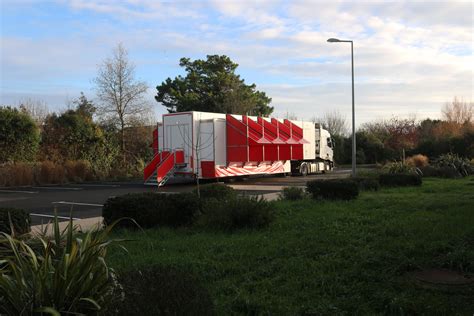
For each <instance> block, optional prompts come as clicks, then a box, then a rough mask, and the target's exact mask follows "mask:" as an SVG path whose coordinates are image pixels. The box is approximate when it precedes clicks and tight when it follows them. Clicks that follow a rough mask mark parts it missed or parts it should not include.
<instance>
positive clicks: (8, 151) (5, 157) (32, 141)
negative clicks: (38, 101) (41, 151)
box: [0, 107, 40, 163]
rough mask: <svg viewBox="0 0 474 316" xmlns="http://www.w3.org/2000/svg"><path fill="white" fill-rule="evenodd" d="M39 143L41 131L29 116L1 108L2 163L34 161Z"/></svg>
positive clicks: (0, 150) (0, 141) (0, 151)
mask: <svg viewBox="0 0 474 316" xmlns="http://www.w3.org/2000/svg"><path fill="white" fill-rule="evenodd" d="M39 141H40V134H39V129H38V127H37V126H36V123H35V122H34V121H33V119H32V118H31V117H30V116H29V115H28V114H26V113H23V112H20V111H18V110H17V109H14V108H11V107H0V163H2V162H7V161H32V160H34V159H35V157H36V152H37V150H38V146H39Z"/></svg>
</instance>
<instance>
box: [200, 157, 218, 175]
mask: <svg viewBox="0 0 474 316" xmlns="http://www.w3.org/2000/svg"><path fill="white" fill-rule="evenodd" d="M201 175H202V177H203V178H215V177H216V164H215V162H214V161H201Z"/></svg>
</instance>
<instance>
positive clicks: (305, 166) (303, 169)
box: [300, 163, 308, 177]
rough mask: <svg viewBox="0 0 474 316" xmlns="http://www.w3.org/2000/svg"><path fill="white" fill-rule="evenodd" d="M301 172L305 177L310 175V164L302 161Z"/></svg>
mask: <svg viewBox="0 0 474 316" xmlns="http://www.w3.org/2000/svg"><path fill="white" fill-rule="evenodd" d="M300 174H301V175H302V176H303V177H306V176H307V175H308V164H306V163H302V164H301V166H300Z"/></svg>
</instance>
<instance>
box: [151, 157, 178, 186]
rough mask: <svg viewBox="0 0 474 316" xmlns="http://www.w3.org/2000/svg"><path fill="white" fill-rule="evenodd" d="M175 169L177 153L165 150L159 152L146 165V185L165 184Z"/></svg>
mask: <svg viewBox="0 0 474 316" xmlns="http://www.w3.org/2000/svg"><path fill="white" fill-rule="evenodd" d="M174 170H175V153H174V152H169V151H163V152H160V153H158V154H157V155H156V156H155V157H154V158H153V160H152V162H150V164H149V165H148V166H146V167H145V171H144V178H145V181H144V182H145V185H155V186H159V187H161V186H163V185H165V183H166V182H167V181H168V180H169V178H170V177H171V175H172V174H173V172H174Z"/></svg>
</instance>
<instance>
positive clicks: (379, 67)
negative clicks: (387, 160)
mask: <svg viewBox="0 0 474 316" xmlns="http://www.w3.org/2000/svg"><path fill="white" fill-rule="evenodd" d="M64 4H65V5H67V7H70V8H73V10H74V11H75V12H76V11H77V12H81V13H84V14H86V13H87V12H95V13H97V14H98V15H100V16H101V18H100V19H99V20H94V22H93V23H86V24H79V25H80V26H79V28H78V29H77V30H75V32H76V33H75V35H74V36H72V37H69V38H67V39H66V38H63V37H54V36H53V37H49V38H45V37H44V36H43V37H42V38H41V39H37V38H28V37H18V36H16V37H14V36H8V37H7V36H5V35H3V34H2V48H1V52H2V56H1V59H2V70H1V74H2V77H3V78H8V80H14V81H15V82H17V83H21V82H24V83H25V84H24V87H25V89H23V90H22V92H25V93H26V91H27V90H28V89H30V88H29V87H32V86H34V85H31V84H30V83H31V80H37V81H41V84H39V86H34V88H31V89H37V90H38V93H39V92H41V91H46V90H47V88H46V87H47V86H48V84H49V86H50V87H54V89H58V91H60V90H61V89H69V91H73V90H74V91H75V89H77V85H78V83H75V82H72V80H71V78H75V77H80V78H83V77H87V78H89V79H90V78H92V77H93V76H94V75H95V69H96V64H98V63H99V62H100V61H101V60H102V59H103V58H104V57H105V56H107V54H108V53H109V52H110V49H111V48H112V47H113V46H114V45H115V44H116V43H117V42H119V41H122V42H124V44H125V46H126V47H128V48H129V49H130V51H131V57H132V58H136V59H135V61H136V63H137V66H138V67H137V70H143V72H142V73H140V72H139V73H138V76H144V75H146V76H148V77H147V78H146V79H147V80H148V81H149V85H150V86H151V87H154V86H155V85H156V84H158V83H160V82H161V81H163V80H164V79H165V78H166V77H168V76H170V77H173V76H175V75H177V74H178V73H182V70H181V69H179V67H178V66H177V64H178V59H179V57H183V56H189V57H191V58H204V57H205V55H206V54H226V55H229V56H230V57H231V58H232V59H233V60H234V61H235V62H237V63H238V64H240V67H239V69H238V72H239V73H241V74H243V77H244V78H245V79H246V81H247V82H255V83H257V87H258V89H260V90H263V91H266V92H267V94H268V95H270V96H271V97H273V103H274V105H275V108H276V113H277V114H280V115H281V114H282V113H285V112H286V111H287V110H288V109H291V111H293V112H295V113H296V114H298V115H301V116H305V117H307V116H308V115H321V114H322V113H323V112H325V111H326V110H329V109H331V108H332V107H335V108H338V109H339V110H341V111H342V112H344V111H345V112H344V113H346V114H348V115H349V114H350V113H349V112H347V111H348V108H347V105H350V48H349V45H348V44H347V43H344V44H343V43H336V44H330V43H327V42H326V40H327V38H329V37H341V38H342V37H347V38H351V39H354V50H355V51H354V52H355V75H356V105H357V108H358V121H359V122H362V121H367V120H370V119H371V118H375V117H377V116H390V115H392V114H394V115H409V114H410V113H414V112H417V113H418V116H419V117H425V116H433V117H435V116H437V115H438V114H439V109H440V107H441V105H442V103H443V102H445V101H447V100H449V99H451V98H452V97H453V96H455V95H457V96H460V97H464V98H465V99H468V100H472V97H473V95H472V91H473V88H472V87H473V85H472V80H473V72H472V69H473V67H472V65H473V55H472V53H473V46H472V45H473V40H472V36H473V30H472V22H473V18H472V14H471V13H472V3H466V2H460V3H458V2H452V3H449V2H385V1H370V2H322V1H296V2H284V1H264V2H261V1H258V2H251V1H212V2H209V3H203V2H197V3H190V2H181V1H177V2H158V1H152V0H126V1H125V0H124V1H120V2H116V1H112V0H95V1H92V0H73V1H70V2H64ZM105 17H112V18H114V19H115V18H116V19H119V20H120V22H121V23H124V24H117V23H116V22H110V21H108V20H107V19H105ZM102 18H104V19H102ZM114 19H113V20H114ZM77 34H79V35H77ZM150 69H151V70H152V71H150ZM150 73H152V74H151V75H150ZM54 78H56V79H57V78H64V80H65V82H64V83H63V85H58V84H57V80H56V82H55V81H54ZM68 78H69V80H68ZM4 82H5V79H2V91H1V94H2V95H6V94H8V93H9V92H8V91H7V90H6V87H7V86H9V83H7V84H5V83H4ZM282 83H284V84H282ZM75 87H76V88H75ZM77 90H79V91H80V90H83V87H80V89H77ZM17 92H18V91H17ZM47 92H48V93H50V91H47ZM58 94H60V93H59V92H58ZM152 96H153V93H152V92H150V98H152ZM314 111H316V113H314Z"/></svg>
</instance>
